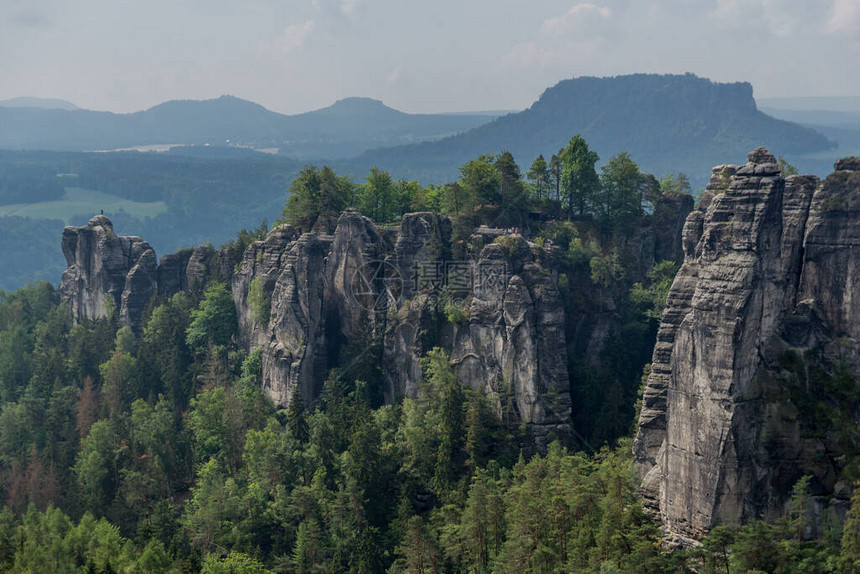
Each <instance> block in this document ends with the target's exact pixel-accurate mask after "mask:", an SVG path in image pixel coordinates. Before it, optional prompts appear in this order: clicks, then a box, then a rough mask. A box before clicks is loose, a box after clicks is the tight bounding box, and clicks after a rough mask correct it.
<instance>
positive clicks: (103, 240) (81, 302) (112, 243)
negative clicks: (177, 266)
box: [60, 215, 158, 329]
mask: <svg viewBox="0 0 860 574" xmlns="http://www.w3.org/2000/svg"><path fill="white" fill-rule="evenodd" d="M62 246H63V255H65V257H66V262H67V263H68V265H69V267H68V269H66V271H65V272H64V273H63V279H62V283H61V285H60V295H61V297H62V298H63V300H65V301H67V302H68V304H69V306H70V307H71V310H72V314H73V316H74V317H75V318H76V319H77V320H93V319H98V318H100V317H104V316H105V315H106V314H107V312H108V310H109V306H113V308H114V311H115V312H117V313H118V317H119V319H120V323H121V324H123V325H128V326H131V327H133V328H135V329H139V328H140V320H141V316H142V313H143V309H144V307H145V306H146V304H147V303H148V302H149V299H150V297H152V295H153V294H154V293H155V292H156V289H157V279H156V276H157V267H158V265H157V262H156V259H155V251H154V250H153V249H152V247H150V245H149V243H147V242H145V241H143V240H142V239H141V238H140V237H119V236H117V235H116V233H114V231H113V224H112V223H111V221H110V220H109V219H108V218H107V217H105V216H103V215H100V216H96V217H93V218H92V219H91V220H90V221H89V223H87V225H85V226H83V227H66V228H65V229H64V230H63V242H62Z"/></svg>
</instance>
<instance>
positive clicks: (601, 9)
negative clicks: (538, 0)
mask: <svg viewBox="0 0 860 574" xmlns="http://www.w3.org/2000/svg"><path fill="white" fill-rule="evenodd" d="M610 16H612V10H610V9H609V8H607V7H606V6H597V5H596V4H591V3H589V2H586V3H583V4H577V5H575V6H573V7H571V8H570V10H568V11H567V12H565V13H564V14H562V15H561V16H556V17H555V18H548V19H546V20H544V22H543V24H542V25H541V28H540V31H541V34H543V35H547V36H558V35H561V34H565V33H567V32H570V31H571V30H574V29H575V28H577V27H579V26H581V25H582V24H585V23H587V22H589V21H592V20H595V19H597V20H601V19H603V20H605V19H607V18H609V17H610Z"/></svg>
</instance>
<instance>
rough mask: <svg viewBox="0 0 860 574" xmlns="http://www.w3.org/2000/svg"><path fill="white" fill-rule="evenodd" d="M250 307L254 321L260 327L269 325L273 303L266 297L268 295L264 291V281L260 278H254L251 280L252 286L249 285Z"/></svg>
mask: <svg viewBox="0 0 860 574" xmlns="http://www.w3.org/2000/svg"><path fill="white" fill-rule="evenodd" d="M248 306H249V307H250V308H251V314H252V316H253V317H254V321H256V322H257V323H259V324H260V325H267V324H268V323H269V315H270V314H271V312H272V302H271V300H269V298H268V297H266V293H265V292H264V291H263V280H262V279H261V278H260V277H254V278H253V279H252V280H251V284H250V285H248Z"/></svg>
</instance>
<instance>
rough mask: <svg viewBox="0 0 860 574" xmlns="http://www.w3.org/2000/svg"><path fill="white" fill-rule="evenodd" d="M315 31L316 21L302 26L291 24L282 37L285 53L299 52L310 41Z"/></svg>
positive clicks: (309, 21)
mask: <svg viewBox="0 0 860 574" xmlns="http://www.w3.org/2000/svg"><path fill="white" fill-rule="evenodd" d="M313 31H314V21H313V20H308V21H307V22H302V23H301V24H291V25H289V26H287V29H286V30H284V34H283V36H281V41H280V43H281V47H282V48H283V50H284V51H285V52H291V51H293V50H298V49H299V48H301V47H302V46H304V45H305V43H306V42H307V41H308V38H309V37H310V35H311V33H312V32H313Z"/></svg>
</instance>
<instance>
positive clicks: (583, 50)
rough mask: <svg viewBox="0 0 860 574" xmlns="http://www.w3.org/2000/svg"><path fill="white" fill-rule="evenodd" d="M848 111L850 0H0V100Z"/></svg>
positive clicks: (852, 36)
mask: <svg viewBox="0 0 860 574" xmlns="http://www.w3.org/2000/svg"><path fill="white" fill-rule="evenodd" d="M636 72H649V73H685V72H692V73H694V74H697V75H699V76H703V77H708V78H710V79H712V80H715V81H721V82H729V81H732V82H734V81H747V82H750V83H751V84H752V85H753V88H754V92H755V95H756V96H757V97H800V96H830V95H839V96H855V95H860V73H858V72H860V0H607V1H598V0H593V1H589V2H570V1H566V2H565V1H561V0H518V1H514V0H432V1H427V0H425V1H422V2H414V1H412V0H241V1H240V0H229V1H228V0H0V100H2V99H7V98H12V97H17V96H38V97H51V98H62V99H66V100H70V101H72V102H74V103H76V104H77V105H79V106H81V107H84V108H88V109H96V110H109V111H114V112H130V111H136V110H141V109H146V108H148V107H151V106H153V105H156V104H158V103H160V102H163V101H166V100H170V99H207V98H215V97H218V96H220V95H222V94H230V95H234V96H238V97H241V98H245V99H249V100H252V101H255V102H258V103H260V104H262V105H264V106H266V107H267V108H269V109H272V110H275V111H278V112H282V113H290V114H292V113H300V112H304V111H309V110H313V109H318V108H321V107H324V106H327V105H330V104H331V103H333V102H334V101H335V100H337V99H340V98H344V97H349V96H365V97H372V98H377V99H380V100H382V101H384V102H385V103H386V104H388V105H390V106H392V107H394V108H397V109H400V110H403V111H408V112H420V113H430V112H453V111H473V110H516V109H523V108H526V107H528V106H529V105H531V103H532V102H533V101H535V100H536V99H537V98H538V97H539V96H540V94H541V93H542V92H543V90H545V89H546V88H548V87H550V86H552V85H554V84H555V83H557V82H558V81H560V80H563V79H567V78H572V77H577V76H614V75H619V74H629V73H636Z"/></svg>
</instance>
